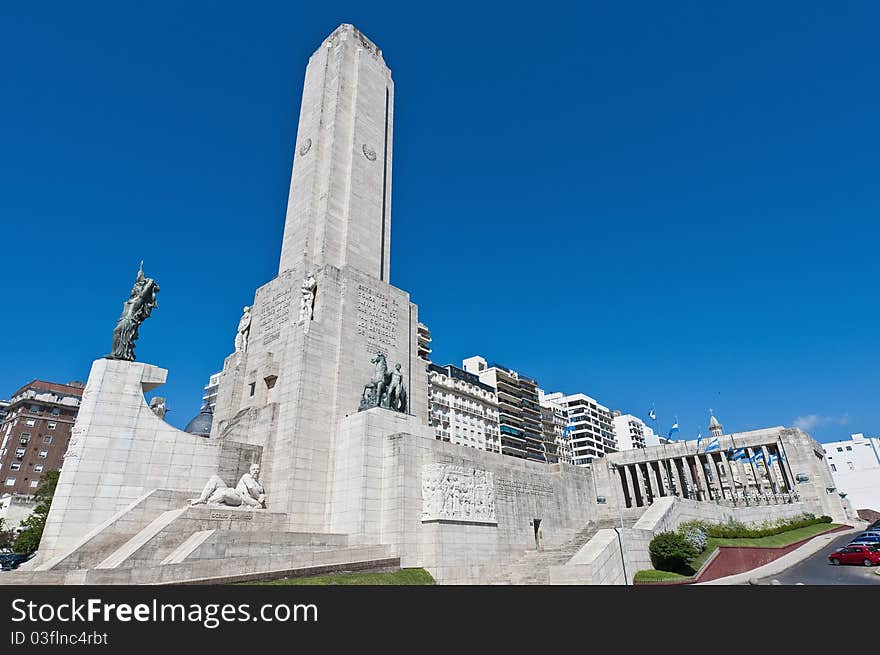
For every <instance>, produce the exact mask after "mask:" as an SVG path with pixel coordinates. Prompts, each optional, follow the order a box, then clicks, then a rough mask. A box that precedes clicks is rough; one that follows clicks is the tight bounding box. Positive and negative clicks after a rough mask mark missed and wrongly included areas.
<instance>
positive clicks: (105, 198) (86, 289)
mask: <svg viewBox="0 0 880 655" xmlns="http://www.w3.org/2000/svg"><path fill="white" fill-rule="evenodd" d="M253 4H254V5H256V6H251V5H244V4H242V3H233V2H211V3H198V2H188V3H178V2H152V3H149V4H148V5H142V6H138V7H135V6H134V4H133V3H110V2H106V3H97V2H86V3H76V4H72V3H60V2H59V3H54V4H53V3H39V5H36V4H34V3H16V4H14V5H13V4H11V3H6V4H4V6H3V7H2V8H0V58H2V61H3V63H4V65H3V75H0V99H2V102H0V121H2V125H3V128H4V129H3V138H2V142H0V217H2V226H3V233H2V234H3V244H4V248H3V255H2V257H0V280H2V285H3V289H4V292H5V293H4V299H3V311H2V316H3V320H2V321H0V342H2V343H3V344H4V345H5V348H4V349H3V354H2V356H0V357H2V360H0V361H2V366H0V396H5V397H8V396H9V395H10V394H11V393H12V392H13V391H14V390H15V389H16V388H18V387H19V386H20V385H22V384H24V383H25V382H27V381H29V380H30V379H33V378H43V379H49V380H53V381H62V382H63V381H68V380H72V379H82V380H85V379H86V377H87V375H88V371H89V367H90V364H91V361H92V360H93V359H94V358H96V357H99V356H101V355H103V354H106V353H107V352H108V350H109V348H110V340H111V332H112V329H113V326H114V325H115V322H116V319H117V318H118V315H119V312H120V309H121V306H122V302H123V300H124V299H125V298H126V297H127V294H128V291H129V289H130V287H131V283H132V281H133V276H134V274H135V272H136V270H137V265H138V262H139V261H140V260H141V259H144V260H145V262H146V263H145V269H146V272H147V274H148V275H150V276H153V277H155V278H156V279H157V281H158V282H159V284H160V285H161V287H162V291H161V293H160V295H159V308H158V309H157V310H156V311H155V312H154V313H153V315H152V317H151V318H150V320H149V321H148V322H147V323H145V324H144V326H143V327H142V329H141V335H140V340H139V342H138V345H137V355H138V359H139V360H140V361H145V362H149V363H152V364H156V365H159V366H162V367H164V368H168V369H169V370H170V373H169V379H168V383H167V384H166V385H165V386H164V387H163V388H162V393H164V395H166V396H167V397H168V398H169V407H170V409H171V412H170V413H169V414H168V417H167V418H168V419H169V420H170V421H171V422H172V423H173V424H175V425H178V426H182V425H183V424H185V423H186V421H187V420H188V419H189V418H190V417H191V416H192V415H193V414H195V413H197V411H198V407H199V403H200V395H201V387H202V386H203V385H204V383H205V382H206V380H207V378H208V375H209V374H210V373H211V372H213V371H215V370H218V369H219V368H220V367H221V365H222V361H223V358H224V357H225V356H226V355H227V354H228V353H229V351H230V350H231V349H232V345H233V338H234V334H235V328H236V325H237V322H238V318H239V316H240V313H241V308H242V306H243V305H246V304H251V301H252V299H253V292H254V290H255V289H256V288H257V287H258V286H259V285H261V284H263V283H264V282H266V281H267V280H268V279H270V278H271V277H272V276H273V275H274V273H275V271H276V267H277V261H278V255H279V252H280V246H281V232H282V227H283V219H284V212H285V205H286V200H287V193H288V186H289V182H290V170H291V162H292V154H293V147H294V141H295V131H296V123H297V116H298V111H299V102H300V94H301V90H302V81H303V74H304V70H305V65H306V61H307V59H308V57H309V55H310V54H311V52H312V51H314V50H315V49H316V48H317V47H318V46H319V44H320V43H321V40H322V38H323V37H324V36H325V35H326V34H328V33H329V32H330V31H332V30H333V29H334V28H335V27H336V26H337V25H338V24H339V23H341V22H351V23H354V24H355V25H356V26H358V27H359V28H360V29H361V30H362V31H364V32H365V33H366V34H367V35H368V36H369V37H370V38H371V39H372V40H374V41H375V42H376V43H377V44H378V45H379V46H380V47H381V48H382V49H383V50H384V53H385V58H386V62H387V63H388V64H389V66H390V67H391V69H392V71H393V76H394V80H395V91H396V107H395V109H396V111H395V135H394V137H395V142H394V147H395V151H394V186H393V193H394V196H393V210H392V230H393V241H392V266H391V278H392V282H393V283H394V284H395V285H396V286H399V287H401V288H403V289H405V290H407V291H409V292H410V294H411V296H412V298H413V300H414V301H415V302H416V303H418V305H419V312H420V317H421V318H422V320H423V321H424V322H425V323H427V324H428V325H429V326H430V328H431V330H432V332H433V335H434V343H433V346H434V356H435V357H434V360H435V361H437V362H439V363H447V362H452V363H460V360H461V359H462V358H463V357H467V356H470V355H472V354H482V355H484V356H485V357H486V358H487V359H489V360H495V361H498V362H502V363H505V364H506V365H508V366H510V367H512V368H516V369H518V370H520V371H522V372H523V373H526V374H528V375H531V376H533V377H536V378H537V379H538V381H539V383H540V384H541V386H543V387H544V388H545V389H547V390H548V391H551V390H562V391H566V392H569V393H574V392H578V391H581V392H584V393H587V394H589V395H591V396H593V397H595V398H597V399H598V400H599V401H600V402H603V403H605V404H606V405H608V406H610V407H613V408H619V409H621V410H623V411H629V412H633V413H636V414H640V415H642V416H643V417H646V415H647V411H648V409H649V408H650V406H651V403H653V404H654V405H655V406H656V408H657V414H658V418H659V421H658V423H659V428H660V429H661V430H664V431H665V430H667V429H668V427H669V425H670V424H671V423H672V420H673V415H677V416H678V418H679V422H680V425H681V435H680V436H682V437H687V438H693V437H695V436H696V434H697V432H698V431H700V430H702V431H703V432H704V433H705V432H706V427H705V426H706V424H707V422H708V411H709V408H710V407H711V408H713V409H714V410H715V413H716V415H717V416H718V417H719V418H720V419H721V421H722V422H723V423H724V426H725V429H726V430H747V429H752V428H758V427H765V426H771V425H792V424H800V425H802V426H804V427H807V428H808V429H809V431H810V432H811V434H813V435H814V436H815V437H816V438H818V439H820V440H822V441H827V440H832V439H837V438H845V437H846V436H848V435H849V434H850V433H851V432H859V431H861V432H865V433H868V434H878V433H880V412H878V411H877V406H878V403H877V401H876V399H877V398H878V397H880V382H878V375H877V371H878V368H880V367H878V364H880V346H878V334H880V309H878V303H877V289H878V282H880V273H878V271H880V266H878V262H877V257H876V252H877V245H876V244H877V238H878V234H880V227H878V224H880V222H878V220H877V219H878V215H880V194H878V191H880V182H878V180H880V175H878V174H880V127H878V120H877V117H878V115H880V86H878V84H877V76H876V66H877V61H878V56H880V40H878V39H877V38H876V28H877V24H878V22H880V10H878V9H877V8H876V4H875V3H870V2H862V3H860V2H848V3H843V4H837V5H835V6H834V7H833V8H832V7H831V5H828V4H827V3H818V2H817V3H811V2H796V3H795V2H792V3H782V2H774V3H765V2H736V3H733V2H731V3H724V2H722V3H705V2H672V3H654V2H610V1H609V2H585V3H578V5H577V6H575V5H574V3H571V4H568V3H565V4H555V3H553V2H544V3H541V4H540V8H541V9H540V12H539V11H537V10H536V9H535V7H534V6H531V7H529V8H525V7H524V8H522V9H518V8H516V7H515V6H514V5H512V4H510V3H504V4H500V3H499V4H496V5H494V6H493V5H491V4H489V3H473V2H470V3H460V4H459V3H455V2H447V3H443V4H442V5H424V4H422V3H400V4H394V3H390V2H389V3H364V2H334V3H317V4H322V5H325V6H320V7H317V6H309V7H308V8H304V7H303V6H300V5H301V4H302V3H281V2H277V3H253ZM315 4H316V3H312V5H315ZM707 5H711V6H707Z"/></svg>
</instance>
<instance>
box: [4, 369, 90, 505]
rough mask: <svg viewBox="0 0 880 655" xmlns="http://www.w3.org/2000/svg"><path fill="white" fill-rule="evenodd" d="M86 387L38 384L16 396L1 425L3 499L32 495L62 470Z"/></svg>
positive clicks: (76, 383)
mask: <svg viewBox="0 0 880 655" xmlns="http://www.w3.org/2000/svg"><path fill="white" fill-rule="evenodd" d="M83 387H84V385H83V384H82V383H81V382H71V383H70V384H57V383H54V382H44V381H43V380H34V381H33V382H31V383H30V384H26V385H24V386H23V387H22V388H21V389H19V390H18V391H16V392H15V393H14V394H13V396H12V398H10V400H9V406H8V407H6V416H5V417H3V418H2V422H0V496H6V495H9V494H12V495H16V494H22V495H31V494H33V493H34V491H35V490H36V488H37V486H38V485H39V483H40V479H41V478H42V476H43V474H44V473H45V472H47V471H53V470H58V469H60V468H61V462H62V460H63V459H64V453H65V452H66V451H67V444H68V442H69V441H70V431H71V428H72V427H73V422H74V420H75V419H76V415H77V412H78V411H79V406H80V402H81V401H82V393H83Z"/></svg>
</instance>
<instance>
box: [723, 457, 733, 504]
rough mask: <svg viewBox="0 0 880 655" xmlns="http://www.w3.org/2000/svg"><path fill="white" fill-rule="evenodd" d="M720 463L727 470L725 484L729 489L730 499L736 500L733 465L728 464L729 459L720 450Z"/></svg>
mask: <svg viewBox="0 0 880 655" xmlns="http://www.w3.org/2000/svg"><path fill="white" fill-rule="evenodd" d="M720 455H721V463H722V464H723V465H724V470H725V471H726V472H727V474H726V476H725V477H726V478H727V484H728V487H729V489H730V499H731V500H732V501H734V502H736V479H735V478H734V476H733V467H732V466H731V465H730V460H728V459H727V454H726V453H725V452H724V451H723V450H722V451H721V453H720Z"/></svg>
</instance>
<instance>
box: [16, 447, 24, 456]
mask: <svg viewBox="0 0 880 655" xmlns="http://www.w3.org/2000/svg"><path fill="white" fill-rule="evenodd" d="M25 450H27V449H26V448H16V449H15V456H16V457H24V453H25Z"/></svg>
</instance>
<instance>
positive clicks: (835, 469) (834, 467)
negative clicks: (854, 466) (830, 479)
mask: <svg viewBox="0 0 880 655" xmlns="http://www.w3.org/2000/svg"><path fill="white" fill-rule="evenodd" d="M831 472H832V473H837V467H836V466H835V465H834V464H832V465H831Z"/></svg>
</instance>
